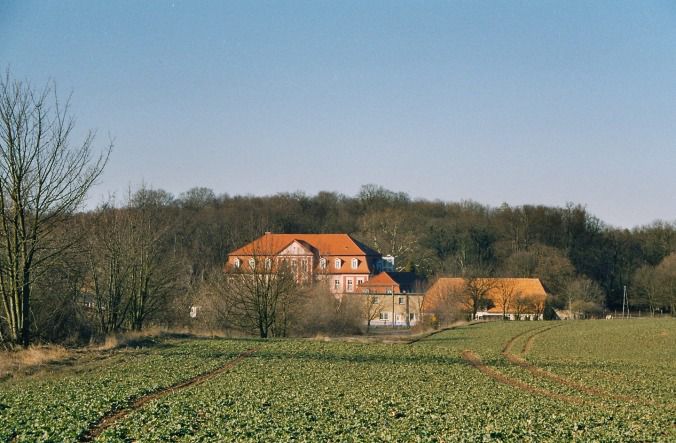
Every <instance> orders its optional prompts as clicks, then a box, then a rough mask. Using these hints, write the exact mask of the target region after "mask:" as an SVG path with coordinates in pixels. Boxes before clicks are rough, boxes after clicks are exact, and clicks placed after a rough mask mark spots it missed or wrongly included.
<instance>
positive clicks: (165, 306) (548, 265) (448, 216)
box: [0, 74, 676, 345]
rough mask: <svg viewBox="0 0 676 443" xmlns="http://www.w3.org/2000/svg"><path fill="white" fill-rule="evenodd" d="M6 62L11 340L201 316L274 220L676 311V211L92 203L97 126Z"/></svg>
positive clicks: (364, 190)
mask: <svg viewBox="0 0 676 443" xmlns="http://www.w3.org/2000/svg"><path fill="white" fill-rule="evenodd" d="M52 93H53V90H52V89H50V88H46V89H45V90H44V91H41V92H38V93H36V92H35V91H34V90H33V89H32V88H30V86H29V85H26V84H25V83H22V82H16V81H13V80H12V79H11V78H10V76H9V74H7V75H6V76H5V77H4V79H3V81H2V84H1V85H0V217H1V219H0V222H1V226H0V254H1V258H0V277H1V279H0V290H1V291H2V311H1V314H0V334H1V336H0V340H2V341H4V342H8V343H19V344H24V345H27V344H28V343H29V342H30V340H31V337H37V338H39V339H43V340H57V341H64V340H79V341H82V340H87V339H90V338H91V337H98V336H102V335H105V334H109V333H114V332H119V331H123V330H134V329H143V328H145V327H147V326H148V325H156V324H160V325H167V326H176V325H179V326H180V325H188V326H189V325H190V322H191V320H190V316H189V315H188V313H189V312H190V308H191V306H195V302H196V300H199V299H200V297H201V296H203V294H204V293H205V292H209V291H211V292H213V290H214V288H215V287H217V286H218V284H217V281H218V279H219V278H221V276H222V273H223V265H224V263H225V261H226V258H227V254H228V252H229V251H231V250H234V249H236V248H238V247H240V246H242V245H244V244H246V243H248V242H250V241H252V240H253V239H255V238H256V237H258V236H260V235H262V234H263V233H264V232H266V231H271V232H279V233H338V232H341V233H342V232H344V233H349V234H351V235H353V236H354V237H355V238H357V239H358V240H360V241H362V242H364V243H365V244H367V245H369V246H371V247H373V248H374V249H376V250H378V251H380V252H382V253H383V254H390V255H393V256H394V257H395V260H396V264H397V269H398V270H401V271H410V272H414V273H416V274H417V275H418V276H419V277H421V278H424V279H427V280H428V281H430V280H433V279H434V278H435V277H436V276H440V275H444V276H477V275H482V276H486V277H488V276H519V277H539V278H540V279H541V280H542V282H543V284H544V286H545V288H546V290H547V292H548V293H550V294H551V295H552V296H551V299H550V303H551V304H552V305H553V306H556V307H560V308H566V307H568V308H572V309H576V310H578V311H584V312H586V313H589V314H591V315H595V314H600V313H602V312H603V311H604V310H613V309H620V308H621V306H622V300H623V291H624V289H625V287H626V288H627V290H628V295H629V304H630V306H631V307H632V308H633V309H641V310H645V311H647V312H650V313H656V312H666V313H671V314H674V312H675V306H674V303H675V300H676V253H675V251H676V223H674V222H662V221H660V222H655V223H653V224H651V225H647V226H642V227H637V228H634V229H620V228H615V227H612V226H608V225H606V224H604V223H603V222H602V221H601V220H599V219H598V218H597V217H595V216H594V215H592V214H590V213H589V212H588V211H587V209H586V208H585V207H584V206H581V205H577V204H568V205H566V206H565V207H549V206H542V205H523V206H516V207H515V206H509V205H507V204H503V205H501V206H499V207H490V206H487V205H482V204H480V203H476V202H473V201H463V202H444V201H430V200H424V199H412V198H411V197H410V196H409V195H407V194H406V193H403V192H394V191H391V190H388V189H385V188H383V187H381V186H378V185H373V184H366V185H364V186H362V187H361V189H360V191H359V192H358V194H357V195H354V196H346V195H343V194H339V193H335V192H319V193H317V194H316V195H307V194H305V193H302V192H297V193H280V194H277V195H271V196H241V195H235V196H231V195H228V194H220V195H217V194H216V193H215V192H214V191H213V190H211V189H208V188H202V187H196V188H193V189H189V190H187V191H185V192H183V193H181V194H179V195H178V196H174V195H172V194H171V193H169V192H167V191H164V190H161V189H152V188H148V187H145V186H141V187H140V188H138V189H133V190H130V191H129V193H128V194H127V195H126V196H125V197H124V198H118V199H111V200H110V201H107V202H104V203H102V204H101V205H99V206H98V207H97V208H96V209H94V210H89V211H84V212H82V211H79V212H78V211H77V209H78V208H79V207H80V205H81V203H82V201H83V199H84V196H85V195H86V192H87V190H89V189H90V187H91V186H92V184H93V183H94V182H95V180H96V179H97V178H98V177H99V175H100V173H101V171H102V170H103V167H104V166H105V163H106V160H107V156H108V154H109V152H110V146H107V147H104V149H102V150H101V153H99V154H96V153H95V151H94V150H93V148H92V142H93V136H91V135H89V136H87V137H86V138H85V140H84V141H83V142H81V143H80V144H75V145H73V144H72V143H71V140H70V139H71V130H72V119H70V117H69V116H68V109H67V106H66V107H65V108H60V107H59V106H58V100H55V99H54V100H51V101H50V97H52V95H51V94H52Z"/></svg>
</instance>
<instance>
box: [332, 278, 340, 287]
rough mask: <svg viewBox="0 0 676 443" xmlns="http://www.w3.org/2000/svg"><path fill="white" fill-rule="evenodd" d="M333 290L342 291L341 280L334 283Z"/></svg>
mask: <svg viewBox="0 0 676 443" xmlns="http://www.w3.org/2000/svg"><path fill="white" fill-rule="evenodd" d="M333 289H340V280H338V279H336V280H334V281H333Z"/></svg>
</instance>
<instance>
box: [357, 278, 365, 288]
mask: <svg viewBox="0 0 676 443" xmlns="http://www.w3.org/2000/svg"><path fill="white" fill-rule="evenodd" d="M363 283H364V279H363V278H358V279H357V286H359V285H361V284H363Z"/></svg>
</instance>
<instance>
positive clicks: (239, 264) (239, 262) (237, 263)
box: [234, 258, 242, 268]
mask: <svg viewBox="0 0 676 443" xmlns="http://www.w3.org/2000/svg"><path fill="white" fill-rule="evenodd" d="M234 265H235V268H239V267H240V266H242V260H240V259H238V258H236V259H235V262H234Z"/></svg>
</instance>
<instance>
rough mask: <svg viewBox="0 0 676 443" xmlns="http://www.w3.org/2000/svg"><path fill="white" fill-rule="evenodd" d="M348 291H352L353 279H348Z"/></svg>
mask: <svg viewBox="0 0 676 443" xmlns="http://www.w3.org/2000/svg"><path fill="white" fill-rule="evenodd" d="M347 292H352V279H348V280H347Z"/></svg>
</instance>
